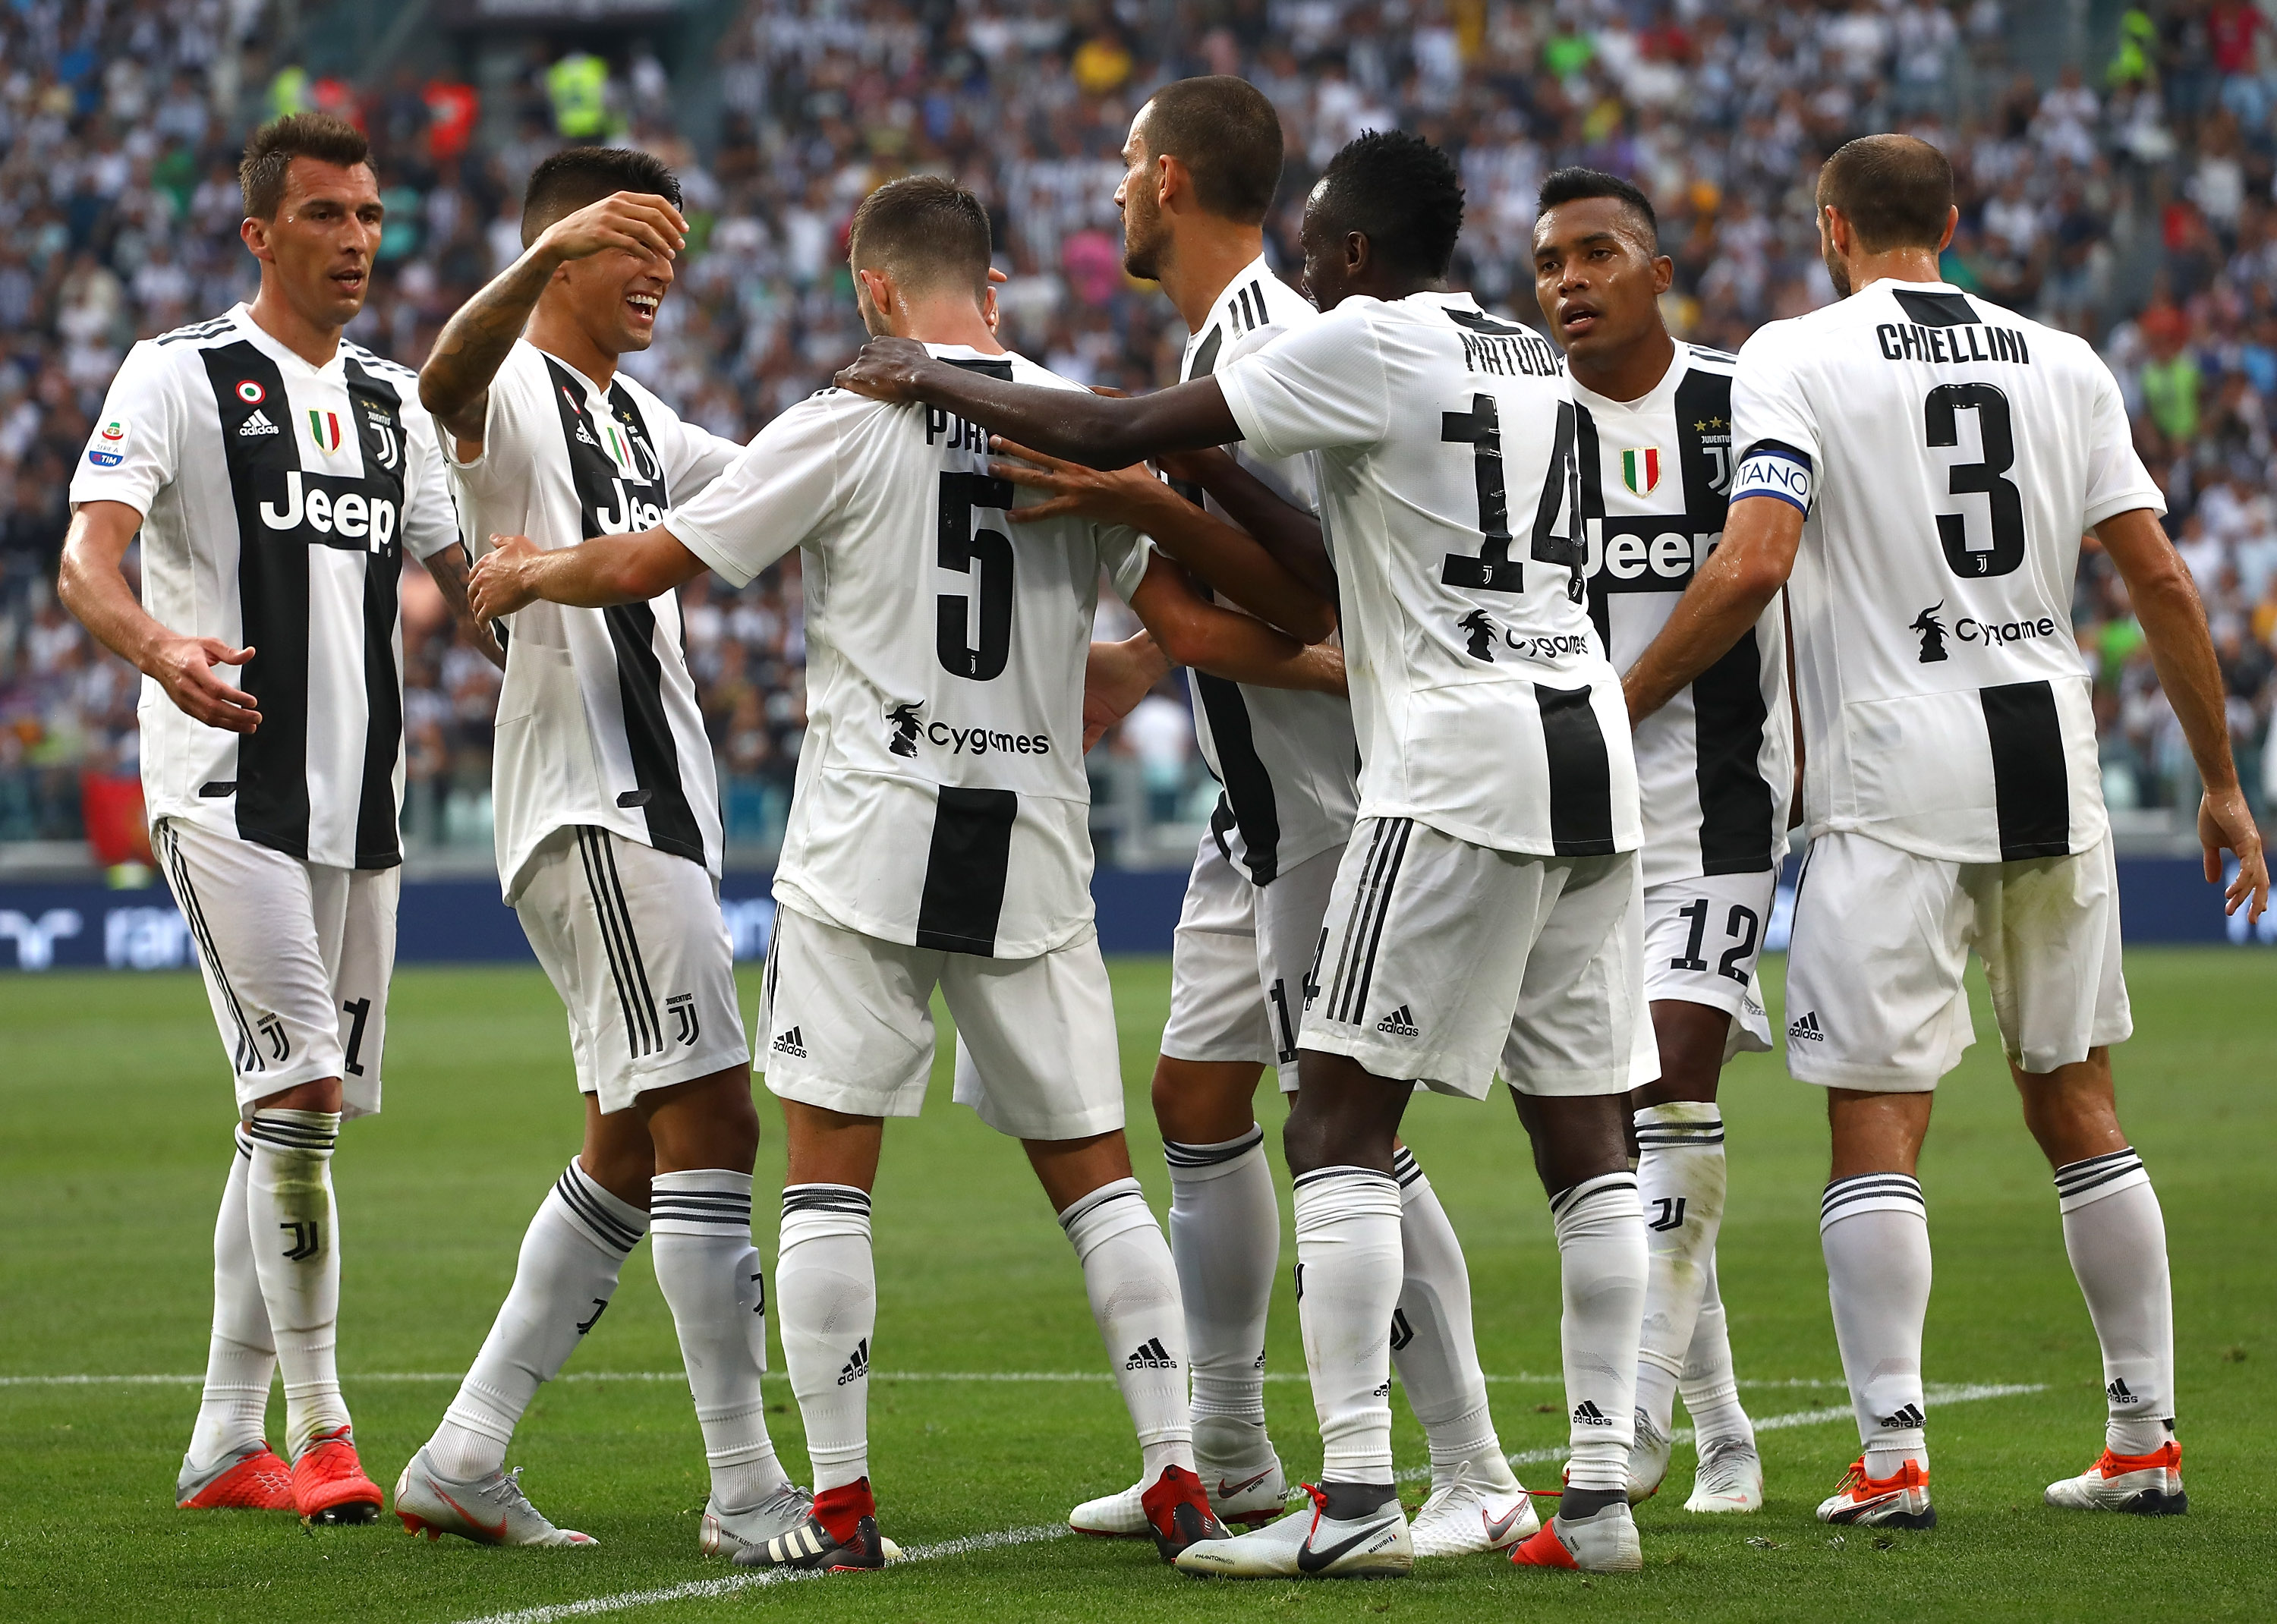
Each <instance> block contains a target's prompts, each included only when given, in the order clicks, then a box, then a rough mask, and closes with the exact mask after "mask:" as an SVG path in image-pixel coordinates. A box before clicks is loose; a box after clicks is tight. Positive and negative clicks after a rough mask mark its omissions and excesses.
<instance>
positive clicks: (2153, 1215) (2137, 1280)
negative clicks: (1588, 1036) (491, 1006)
mask: <svg viewBox="0 0 2277 1624" xmlns="http://www.w3.org/2000/svg"><path fill="white" fill-rule="evenodd" d="M2056 1194H2057V1201H2058V1204H2059V1205H2060V1208H2061V1209H2062V1211H2063V1233H2064V1249H2065V1250H2066V1251H2067V1252H2068V1253H2070V1254H2071V1269H2072V1272H2073V1273H2074V1274H2075V1275H2076V1276H2077V1277H2078V1278H2079V1289H2080V1291H2081V1293H2082V1294H2084V1295H2085V1297H2086V1298H2087V1312H2088V1316H2089V1317H2090V1318H2091V1319H2093V1320H2094V1322H2095V1339H2096V1340H2097V1341H2098V1342H2099V1343H2101V1344H2102V1346H2103V1381H2104V1396H2105V1397H2106V1399H2107V1400H2109V1401H2110V1405H2111V1418H2110V1420H2109V1422H2108V1423H2106V1431H2105V1438H2106V1445H2107V1446H2108V1447H2109V1448H2110V1450H2111V1452H2112V1453H2113V1454H2121V1455H2147V1454H2151V1453H2154V1452H2155V1451H2157V1450H2158V1449H2159V1448H2160V1447H2161V1446H2163V1445H2164V1444H2165V1443H2166V1441H2167V1438H2170V1437H2172V1436H2173V1433H2174V1296H2173V1291H2172V1288H2171V1286H2169V1284H2168V1281H2167V1221H2166V1218H2165V1217H2164V1216H2163V1215H2162V1214H2161V1213H2160V1211H2159V1197H2158V1195H2157V1193H2156V1192H2155V1191H2153V1190H2152V1189H2151V1175H2150V1174H2149V1173H2147V1172H2144V1169H2143V1158H2142V1157H2139V1156H2137V1155H2136V1154H2135V1151H2134V1150H2133V1148H2132V1147H2131V1146H2130V1147H2128V1149H2126V1150H2113V1151H2112V1152H2110V1153H2109V1154H2108V1155H2106V1156H2096V1157H2089V1158H2087V1159H2086V1160H2085V1161H2079V1162H2072V1163H2069V1164H2068V1165H2065V1166H2062V1167H2059V1168H2057V1169H2056ZM217 1335H218V1332H217ZM218 1345H219V1344H218V1343H217V1344H216V1346H218Z"/></svg>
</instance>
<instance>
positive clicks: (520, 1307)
mask: <svg viewBox="0 0 2277 1624" xmlns="http://www.w3.org/2000/svg"><path fill="white" fill-rule="evenodd" d="M647 1231H648V1214H647V1213H645V1212H643V1211H642V1210H640V1209H639V1208H638V1207H636V1206H634V1205H632V1204H631V1203H629V1202H624V1201H620V1200H618V1199H617V1198H616V1197H615V1196H614V1195H610V1194H609V1192H608V1191H606V1190H605V1189H603V1188H601V1187H600V1186H599V1185H598V1184H597V1183H595V1182H594V1181H593V1180H591V1179H590V1178H589V1177H587V1176H586V1173H585V1170H584V1168H583V1167H582V1166H580V1165H578V1163H577V1161H576V1160H575V1158H574V1157H573V1158H572V1159H571V1160H570V1163H569V1165H568V1167H567V1170H566V1171H565V1172H563V1173H562V1175H561V1176H560V1178H559V1179H558V1180H555V1181H554V1185H553V1188H552V1189H551V1190H549V1191H547V1192H546V1195H545V1200H544V1201H543V1202H541V1203H538V1208H537V1216H536V1217H534V1218H531V1219H530V1220H529V1229H528V1230H526V1231H524V1232H523V1234H522V1256H521V1257H520V1259H519V1260H518V1261H517V1262H516V1263H515V1264H514V1285H513V1286H511V1287H509V1288H508V1290H507V1292H506V1301H504V1302H503V1303H501V1304H500V1305H499V1311H498V1318H497V1319H495V1320H493V1321H492V1322H491V1333H490V1335H489V1336H487V1337H485V1338H484V1339H483V1349H482V1352H480V1353H479V1354H476V1355H475V1362H474V1366H473V1368H472V1369H471V1370H468V1372H467V1377H466V1380H464V1381H463V1382H461V1384H460V1385H459V1392H458V1394H457V1396H456V1397H454V1398H453V1400H451V1408H448V1409H447V1410H446V1411H444V1412H443V1423H442V1424H441V1425H440V1426H438V1427H437V1428H436V1429H435V1436H434V1437H433V1438H430V1439H429V1440H428V1443H427V1453H428V1458H429V1459H430V1460H431V1461H434V1463H435V1469H436V1470H438V1471H439V1472H441V1473H442V1474H443V1475H444V1476H446V1477H458V1478H469V1477H484V1476H489V1475H490V1474H491V1473H492V1472H495V1471H498V1470H499V1469H501V1468H503V1467H504V1466H505V1465H506V1446H507V1445H508V1444H509V1443H511V1442H512V1441H513V1439H514V1425H515V1423H518V1422H519V1421H521V1419H522V1412H523V1411H524V1410H526V1409H528V1408H529V1401H530V1400H532V1399H534V1398H536V1397H537V1390H538V1388H539V1387H541V1386H543V1385H545V1383H547V1382H550V1381H552V1379H553V1378H554V1377H556V1376H557V1375H559V1374H560V1370H561V1367H562V1366H563V1365H564V1364H566V1363H567V1362H568V1359H569V1355H571V1354H572V1353H574V1352H575V1350H576V1347H577V1344H578V1343H579V1342H580V1341H582V1340H583V1339H584V1336H585V1333H586V1332H589V1331H590V1330H591V1329H592V1328H593V1327H594V1325H595V1324H598V1322H599V1320H600V1317H601V1313H602V1310H603V1309H606V1308H607V1307H608V1306H609V1300H610V1299H611V1298H612V1297H613V1296H614V1295H615V1294H616V1290H617V1274H618V1271H620V1270H621V1269H622V1268H623V1267H624V1262H625V1257H626V1255H627V1254H628V1253H629V1252H630V1251H631V1250H632V1249H633V1248H634V1247H635V1246H636V1245H638V1244H639V1243H640V1238H641V1236H642V1235H643V1234H645V1233H647Z"/></svg>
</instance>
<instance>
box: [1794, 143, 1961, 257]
mask: <svg viewBox="0 0 2277 1624" xmlns="http://www.w3.org/2000/svg"><path fill="white" fill-rule="evenodd" d="M1818 201H1819V206H1820V207H1821V208H1824V207H1826V206H1828V205H1830V204H1831V205H1832V206H1833V207H1834V208H1836V209H1840V210H1841V211H1842V217H1843V218H1844V219H1846V220H1847V221H1849V222H1850V227H1851V229H1852V230H1853V231H1856V232H1857V233H1858V246H1859V247H1861V248H1863V249H1864V250H1865V251H1866V252H1867V253H1869V254H1884V253H1887V252H1888V251H1889V250H1890V249H1892V248H1934V247H1937V246H1938V242H1939V241H1940V240H1941V239H1943V238H1944V236H1945V223H1946V218H1947V217H1948V216H1950V215H1951V213H1952V210H1953V164H1952V163H1951V161H1950V160H1948V159H1947V158H1946V156H1945V154H1943V153H1942V152H1939V151H1938V149H1937V148H1934V147H1932V146H1930V144H1929V143H1928V142H1927V141H1925V140H1919V139H1918V138H1916V137H1915V136H1911V135H1862V136H1860V137H1859V138H1858V139H1857V140H1854V141H1846V142H1845V143H1843V145H1842V146H1841V147H1840V148H1837V149H1836V151H1835V154H1834V156H1832V157H1831V158H1829V159H1827V160H1826V164H1825V167H1824V168H1823V169H1821V170H1820V171H1818Z"/></svg>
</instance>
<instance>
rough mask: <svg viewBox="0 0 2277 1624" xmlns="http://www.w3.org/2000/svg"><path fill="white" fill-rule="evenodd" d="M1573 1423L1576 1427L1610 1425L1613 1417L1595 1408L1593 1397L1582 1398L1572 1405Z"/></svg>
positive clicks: (1595, 1403)
mask: <svg viewBox="0 0 2277 1624" xmlns="http://www.w3.org/2000/svg"><path fill="white" fill-rule="evenodd" d="M1573 1424H1574V1425H1575V1426H1577V1427H1610V1426H1611V1425H1612V1424H1613V1418H1612V1417H1611V1415H1606V1414H1605V1412H1604V1411H1603V1410H1601V1409H1599V1408H1597V1401H1596V1400H1595V1399H1584V1400H1581V1401H1580V1403H1579V1404H1576V1405H1575V1406H1574V1407H1573Z"/></svg>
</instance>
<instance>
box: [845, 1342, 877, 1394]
mask: <svg viewBox="0 0 2277 1624" xmlns="http://www.w3.org/2000/svg"><path fill="white" fill-rule="evenodd" d="M869 1374H870V1339H869V1338H868V1337H864V1338H863V1339H861V1340H860V1341H858V1342H857V1343H855V1344H854V1356H853V1357H852V1358H850V1359H849V1360H848V1361H847V1362H846V1368H845V1369H844V1370H841V1371H839V1372H838V1385H840V1386H841V1387H843V1386H845V1385H847V1384H849V1382H858V1381H860V1380H861V1379H862V1378H863V1377H865V1376H867V1375H869Z"/></svg>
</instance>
